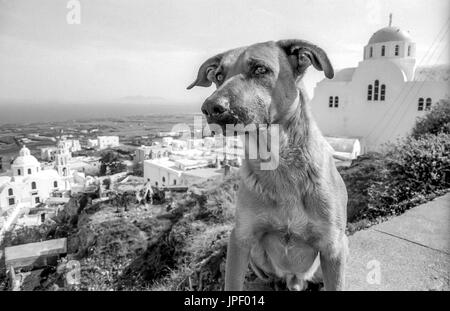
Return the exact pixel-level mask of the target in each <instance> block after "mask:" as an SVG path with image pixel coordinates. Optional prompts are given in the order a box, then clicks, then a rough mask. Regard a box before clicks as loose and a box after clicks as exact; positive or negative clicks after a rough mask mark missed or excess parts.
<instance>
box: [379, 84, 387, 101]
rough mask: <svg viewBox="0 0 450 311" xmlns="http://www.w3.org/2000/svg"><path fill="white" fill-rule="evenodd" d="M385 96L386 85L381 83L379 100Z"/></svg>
mask: <svg viewBox="0 0 450 311" xmlns="http://www.w3.org/2000/svg"><path fill="white" fill-rule="evenodd" d="M385 98H386V85H384V84H382V85H381V91H380V100H384V99H385Z"/></svg>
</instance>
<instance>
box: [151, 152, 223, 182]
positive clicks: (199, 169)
mask: <svg viewBox="0 0 450 311" xmlns="http://www.w3.org/2000/svg"><path fill="white" fill-rule="evenodd" d="M209 163H210V161H208V160H206V159H196V160H194V159H178V160H173V159H172V160H171V159H168V158H161V159H154V160H146V161H144V180H145V181H146V182H150V183H151V185H154V186H162V187H164V186H180V185H181V186H190V185H192V184H193V183H198V182H201V181H204V180H208V179H217V178H220V177H222V176H223V175H224V170H223V169H221V168H219V167H215V168H213V167H208V165H209Z"/></svg>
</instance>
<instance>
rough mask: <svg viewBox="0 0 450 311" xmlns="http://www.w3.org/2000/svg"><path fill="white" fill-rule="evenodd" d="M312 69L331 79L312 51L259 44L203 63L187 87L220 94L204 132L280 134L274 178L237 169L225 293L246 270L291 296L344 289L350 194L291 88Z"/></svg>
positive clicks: (254, 169) (208, 108)
mask: <svg viewBox="0 0 450 311" xmlns="http://www.w3.org/2000/svg"><path fill="white" fill-rule="evenodd" d="M310 65H312V66H313V67H314V68H315V69H317V70H319V71H323V72H324V74H325V76H326V77H327V78H329V79H331V78H333V76H334V71H333V67H332V65H331V63H330V60H329V58H328V56H327V54H326V53H325V52H324V51H323V50H322V49H321V48H320V47H318V46H316V45H314V44H312V43H310V42H307V41H303V40H281V41H277V42H275V41H269V42H263V43H257V44H254V45H250V46H246V47H241V48H237V49H233V50H229V51H226V52H224V53H221V54H218V55H216V56H213V57H211V58H209V59H208V60H206V61H205V62H204V63H203V64H202V65H201V66H200V69H199V70H198V74H197V78H196V80H195V81H194V82H193V83H192V84H191V85H189V86H188V89H191V88H193V87H194V86H202V87H209V86H211V85H212V84H213V83H214V84H215V85H216V90H215V91H214V92H213V93H212V95H211V96H209V97H208V98H207V99H206V100H205V101H204V103H203V105H202V108H201V111H202V112H203V114H204V115H205V117H206V119H207V122H208V123H209V124H218V125H219V126H220V127H221V128H222V129H223V130H225V131H226V130H227V128H226V126H227V125H229V124H234V125H236V124H237V123H239V124H243V125H244V126H248V125H250V124H265V125H267V126H268V127H272V126H274V125H278V128H279V132H278V136H279V137H278V140H279V147H278V148H277V149H276V152H277V153H278V154H277V155H275V154H274V151H273V150H271V151H270V152H271V156H275V157H278V163H277V166H276V167H275V168H274V169H261V164H262V162H263V161H264V159H261V158H260V157H258V158H257V159H248V158H246V157H245V158H244V159H243V162H242V165H241V168H240V174H241V180H240V185H239V190H238V194H237V203H236V216H235V218H236V220H235V226H234V228H233V230H232V231H231V235H230V239H229V244H228V250H227V258H226V271H225V290H243V284H244V279H245V275H246V272H247V269H248V266H249V265H250V267H251V268H252V269H253V270H254V272H255V274H256V275H257V276H258V277H259V278H261V279H263V280H264V281H271V280H272V281H273V280H283V281H284V282H285V283H286V285H287V287H288V289H289V290H304V289H305V287H306V284H307V281H312V282H318V281H323V283H324V289H325V290H344V288H345V266H346V261H347V258H348V240H347V236H346V234H345V227H346V221H347V210H346V208H347V191H346V187H345V184H344V182H343V180H342V178H341V176H340V174H339V172H338V171H337V169H336V166H335V163H334V160H333V156H332V149H331V147H330V145H329V144H328V143H327V142H326V140H325V139H324V137H323V136H322V134H321V132H320V130H319V129H318V127H317V125H316V123H315V122H314V120H313V117H312V115H311V113H310V111H309V109H308V105H307V102H306V99H305V94H304V91H303V90H302V87H297V86H298V85H301V83H302V81H301V80H302V78H303V76H304V75H305V73H306V70H307V68H308V67H309V66H310ZM227 134H228V132H227ZM249 139H251V138H249ZM253 145H258V144H257V143H255V142H253ZM248 146H249V144H246V145H245V149H246V152H247V148H248ZM259 147H261V146H259Z"/></svg>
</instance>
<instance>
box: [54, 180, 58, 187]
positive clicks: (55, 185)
mask: <svg viewBox="0 0 450 311" xmlns="http://www.w3.org/2000/svg"><path fill="white" fill-rule="evenodd" d="M53 187H54V188H58V182H57V181H56V180H55V181H54V182H53Z"/></svg>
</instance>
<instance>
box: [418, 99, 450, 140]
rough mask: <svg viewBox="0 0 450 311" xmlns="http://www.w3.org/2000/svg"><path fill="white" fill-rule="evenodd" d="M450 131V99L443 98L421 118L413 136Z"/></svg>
mask: <svg viewBox="0 0 450 311" xmlns="http://www.w3.org/2000/svg"><path fill="white" fill-rule="evenodd" d="M438 133H447V134H448V133H450V100H449V99H446V100H441V101H440V102H439V103H438V104H437V105H435V106H434V107H433V108H432V109H431V111H430V112H429V113H427V114H426V115H425V116H424V117H422V118H420V119H419V120H418V121H417V122H416V125H415V126H414V128H413V130H412V134H411V135H412V137H414V138H419V137H420V136H422V135H425V134H438Z"/></svg>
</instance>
